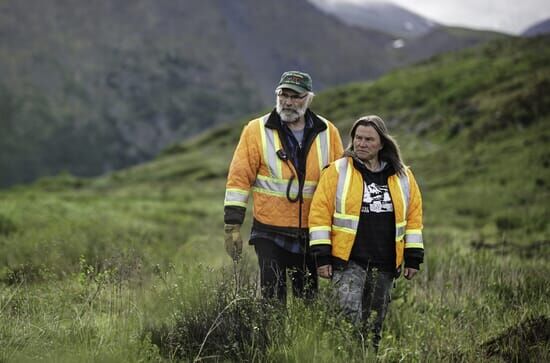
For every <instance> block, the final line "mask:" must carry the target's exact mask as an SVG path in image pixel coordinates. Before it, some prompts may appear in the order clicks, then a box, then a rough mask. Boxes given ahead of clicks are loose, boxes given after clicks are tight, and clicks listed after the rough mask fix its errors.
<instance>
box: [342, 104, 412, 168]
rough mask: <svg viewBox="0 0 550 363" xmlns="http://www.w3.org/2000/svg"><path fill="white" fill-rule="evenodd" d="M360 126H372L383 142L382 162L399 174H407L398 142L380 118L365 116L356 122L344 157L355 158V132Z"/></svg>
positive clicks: (379, 155) (380, 153)
mask: <svg viewBox="0 0 550 363" xmlns="http://www.w3.org/2000/svg"><path fill="white" fill-rule="evenodd" d="M359 126H372V127H373V128H374V129H375V130H376V132H377V133H378V135H379V136H380V140H381V141H382V145H383V146H382V150H380V152H379V154H378V157H379V158H380V160H384V161H385V162H387V163H389V164H390V165H391V166H392V167H393V169H394V170H395V172H396V173H397V174H404V173H405V163H403V159H401V151H400V150H399V145H398V144H397V141H395V139H394V138H393V136H391V135H390V134H389V132H388V128H387V127H386V123H385V122H384V120H382V118H381V117H380V116H376V115H369V116H363V117H361V118H360V119H359V120H357V121H355V123H354V124H353V126H352V127H351V130H350V137H351V139H350V142H349V145H348V147H347V149H346V151H345V152H344V156H353V155H355V151H354V150H353V139H354V138H355V132H356V131H357V128H358V127H359Z"/></svg>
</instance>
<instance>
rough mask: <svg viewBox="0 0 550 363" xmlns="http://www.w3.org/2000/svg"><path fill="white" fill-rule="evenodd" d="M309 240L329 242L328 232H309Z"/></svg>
mask: <svg viewBox="0 0 550 363" xmlns="http://www.w3.org/2000/svg"><path fill="white" fill-rule="evenodd" d="M309 239H310V240H311V241H313V240H330V231H310V232H309Z"/></svg>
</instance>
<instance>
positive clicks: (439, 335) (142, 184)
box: [0, 38, 550, 362]
mask: <svg viewBox="0 0 550 363" xmlns="http://www.w3.org/2000/svg"><path fill="white" fill-rule="evenodd" d="M546 43H547V42H545V39H544V38H542V39H534V40H532V39H526V40H522V39H518V40H516V41H513V42H511V41H499V42H494V43H491V44H489V45H488V46H486V47H482V48H476V49H473V50H469V51H466V52H461V53H456V54H451V55H447V56H441V57H437V58H436V59H434V60H432V61H430V62H424V63H422V64H419V65H417V66H414V67H412V68H408V69H404V70H400V71H397V72H394V73H392V74H389V75H388V76H386V77H384V78H383V79H381V80H380V81H378V82H375V83H366V84H352V85H349V86H346V87H340V88H337V89H334V90H331V91H328V92H326V93H323V94H320V95H318V96H317V98H316V100H315V101H314V102H315V109H316V110H317V111H319V113H321V114H323V115H325V116H329V118H331V119H333V120H334V121H335V122H336V124H337V126H338V127H339V128H340V130H341V132H342V134H343V135H345V133H346V132H347V130H348V128H349V126H350V124H351V122H353V121H354V120H355V118H356V117H358V116H359V115H363V114H370V113H377V114H380V115H381V116H382V117H383V118H384V119H386V120H387V121H388V123H389V125H390V128H391V130H392V132H393V133H394V134H395V135H396V137H397V140H398V141H399V143H400V145H401V148H402V151H403V154H404V156H405V161H406V163H407V164H410V165H411V166H412V168H413V171H414V172H415V175H416V176H417V179H418V181H419V184H420V187H421V190H422V194H423V201H424V222H425V243H426V261H425V263H424V264H423V265H422V271H421V273H420V274H419V275H418V278H416V279H415V280H413V281H411V282H409V281H405V280H404V279H399V280H398V281H397V284H396V288H395V289H394V290H393V301H392V303H391V305H390V311H389V313H388V317H387V319H386V323H385V329H384V332H383V334H384V337H383V340H382V345H381V348H380V352H379V359H380V360H381V361H386V362H395V361H412V362H425V361H459V362H462V361H463V362H472V361H487V362H501V361H548V360H549V358H550V357H549V355H548V352H549V351H550V349H549V348H550V346H549V345H550V343H549V342H550V338H549V336H550V333H549V332H550V327H549V325H550V311H549V310H550V307H549V305H548V303H547V301H548V298H549V297H550V287H549V286H548V284H547V276H548V275H549V274H550V267H549V266H548V263H547V256H548V255H549V252H550V242H549V241H550V230H549V224H548V217H549V216H550V213H549V210H548V206H549V205H550V200H549V196H550V193H549V191H550V190H549V188H550V186H549V182H548V180H550V171H549V168H550V153H549V152H548V148H547V145H548V141H549V140H550V131H549V128H548V126H549V125H550V119H549V118H550V115H549V112H548V111H549V110H550V109H549V100H548V98H547V97H548V96H547V94H549V93H548V92H546V90H547V80H548V79H550V70H549V66H548V65H547V62H546V59H548V56H547V55H548V52H549V48H548V46H547V45H546ZM543 59H544V60H545V61H544V62H543V61H542V60H543ZM244 122H245V120H240V121H239V122H236V123H234V124H229V125H225V126H220V127H218V128H216V129H214V130H212V131H211V132H206V133H204V134H202V135H199V136H197V137H196V138H195V139H193V140H191V141H189V142H187V143H184V144H181V145H174V146H173V147H171V148H169V149H167V150H165V151H164V152H163V153H162V154H160V155H159V156H158V157H157V159H156V160H154V161H153V162H150V163H147V164H143V165H139V166H136V167H133V168H130V169H126V170H122V171H119V172H116V173H112V174H109V175H105V176H103V177H100V178H95V179H86V178H76V177H73V176H71V175H68V174H61V175H59V176H58V177H54V178H47V179H42V180H39V181H38V182H36V183H34V184H33V185H30V186H19V187H14V188H11V189H8V190H0V361H2V362H3V361H6V362H12V361H13V362H27V361H33V362H35V361H48V362H49V361H52V362H53V361H55V362H64V361H67V362H72V361H84V362H87V361H89V362H96V361H102V362H103V361H105V362H110V361H112V362H139V361H142V362H150V361H177V360H183V361H192V360H194V359H197V360H210V361H216V360H224V359H225V360H233V361H240V360H249V361H276V362H303V361H316V362H334V361H349V362H364V361H367V362H369V361H375V358H374V356H373V352H372V351H370V350H369V348H368V344H366V342H365V340H364V337H361V335H360V334H358V332H357V331H355V330H354V329H353V328H352V327H351V326H350V325H349V324H347V322H345V321H344V320H343V319H342V318H341V317H340V316H339V315H337V314H336V312H335V311H334V302H333V301H332V300H331V299H330V289H329V285H328V283H327V282H326V281H324V282H323V283H322V289H321V293H320V297H319V299H318V300H317V301H316V302H315V303H314V304H313V305H311V306H305V305H304V304H303V303H302V302H301V301H296V300H294V299H289V304H288V308H287V309H286V311H281V310H280V309H277V308H273V309H271V310H269V309H266V308H259V307H258V304H259V302H258V300H257V295H258V291H257V271H256V265H255V264H256V262H255V256H254V252H253V249H252V248H250V247H246V248H245V258H244V260H243V263H242V265H241V266H240V268H239V269H238V274H236V272H237V271H236V270H234V269H233V266H232V265H231V263H230V261H229V258H228V257H227V256H226V255H225V251H224V248H223V242H222V240H223V236H222V230H223V197H224V188H225V175H226V173H227V168H228V164H229V161H230V159H231V156H232V153H233V150H234V148H235V146H236V143H237V141H238V138H239V135H240V132H241V129H242V125H243V123H244ZM249 209H250V208H249ZM249 212H250V211H249ZM250 220H251V218H250V216H248V217H247V220H246V224H245V226H243V232H244V234H245V237H246V234H247V233H248V231H249V228H250ZM218 324H219V325H218Z"/></svg>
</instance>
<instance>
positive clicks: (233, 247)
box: [223, 224, 243, 261]
mask: <svg viewBox="0 0 550 363" xmlns="http://www.w3.org/2000/svg"><path fill="white" fill-rule="evenodd" d="M223 230H224V232H225V250H226V251H227V254H228V255H229V256H230V257H231V258H232V259H233V261H238V260H239V258H240V257H241V253H242V252H243V238H242V237H241V225H240V224H226V225H224V228H223Z"/></svg>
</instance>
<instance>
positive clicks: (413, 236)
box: [405, 231, 424, 243]
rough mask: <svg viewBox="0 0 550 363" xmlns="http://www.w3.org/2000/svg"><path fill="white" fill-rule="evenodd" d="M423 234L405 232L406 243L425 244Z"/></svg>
mask: <svg viewBox="0 0 550 363" xmlns="http://www.w3.org/2000/svg"><path fill="white" fill-rule="evenodd" d="M423 242H424V241H423V238H422V233H410V232H409V231H407V232H405V243H423Z"/></svg>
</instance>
